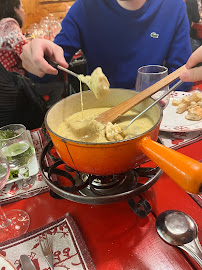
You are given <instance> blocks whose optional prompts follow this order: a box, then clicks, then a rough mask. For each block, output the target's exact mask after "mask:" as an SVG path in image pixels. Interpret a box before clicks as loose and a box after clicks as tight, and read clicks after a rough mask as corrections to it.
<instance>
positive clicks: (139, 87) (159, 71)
mask: <svg viewBox="0 0 202 270" xmlns="http://www.w3.org/2000/svg"><path fill="white" fill-rule="evenodd" d="M167 75H168V69H167V67H164V66H159V65H148V66H143V67H140V68H139V69H138V73H137V79H136V86H135V90H136V91H137V92H142V91H143V90H145V89H146V88H148V87H149V86H151V85H153V84H155V83H156V82H158V81H159V80H161V79H163V78H164V77H166V76H167ZM168 90H169V85H168V86H166V87H164V88H163V89H161V90H160V91H158V92H157V93H155V94H154V95H152V96H151V97H152V98H153V99H155V100H156V99H158V98H159V97H160V96H162V95H163V94H164V93H165V92H167V91H168ZM169 99H170V95H169V94H168V95H167V96H166V97H164V98H163V99H162V100H160V101H159V103H160V105H161V107H162V109H165V108H166V106H167V105H168V103H169Z"/></svg>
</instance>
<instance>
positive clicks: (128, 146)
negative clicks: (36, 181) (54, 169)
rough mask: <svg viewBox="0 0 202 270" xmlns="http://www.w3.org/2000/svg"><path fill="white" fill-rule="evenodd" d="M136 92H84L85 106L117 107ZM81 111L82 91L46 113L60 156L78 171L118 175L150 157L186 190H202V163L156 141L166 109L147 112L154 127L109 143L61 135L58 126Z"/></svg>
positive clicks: (141, 108)
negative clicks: (102, 95) (103, 94)
mask: <svg viewBox="0 0 202 270" xmlns="http://www.w3.org/2000/svg"><path fill="white" fill-rule="evenodd" d="M134 94H136V92H135V91H133V90H126V89H111V90H110V93H109V95H108V96H107V97H105V99H103V100H97V99H96V98H95V96H94V94H93V93H92V92H91V91H85V92H83V104H84V109H89V108H98V107H112V106H115V105H117V104H119V103H121V102H123V101H125V100H127V99H129V98H131V97H132V96H133V95H134ZM152 102H153V99H151V98H147V99H146V100H145V101H143V102H142V103H141V104H139V105H137V106H136V107H135V109H136V110H138V111H142V110H143V109H144V108H146V107H147V106H149V105H150V104H151V103H152ZM78 111H81V95H80V93H78V94H74V95H71V96H69V97H67V98H65V99H63V100H61V101H59V102H58V103H56V104H55V105H54V106H53V107H52V108H50V110H49V111H48V112H47V114H46V118H45V124H46V128H47V130H48V131H49V134H50V137H51V139H52V142H53V144H54V146H55V149H56V151H57V153H58V155H59V156H60V158H61V159H62V160H63V161H64V162H65V163H66V164H67V165H68V166H69V167H72V168H73V169H74V170H77V171H80V172H83V173H87V174H93V175H102V176H104V175H114V174H119V173H124V172H127V171H129V170H131V169H134V168H135V167H137V166H138V165H140V164H141V163H142V162H144V161H145V160H146V159H147V157H149V158H150V159H151V160H152V161H154V162H155V163H156V164H157V165H158V166H159V167H160V168H161V169H162V170H163V171H164V172H165V173H166V174H167V175H169V176H170V177H171V178H172V179H173V180H174V181H175V182H176V183H177V184H179V185H180V186H181V187H182V188H183V189H184V190H186V191H187V192H190V193H199V191H200V187H201V186H202V164H201V163H200V162H198V161H195V160H193V159H191V158H189V157H187V156H185V155H182V154H181V153H178V152H176V151H174V150H171V149H169V148H167V147H165V146H163V145H161V144H159V143H157V142H156V140H157V138H158V132H159V127H160V123H161V120H162V110H161V108H160V106H159V105H158V104H156V105H155V106H154V107H152V108H151V109H150V110H149V111H147V112H146V114H148V116H149V117H150V118H152V119H153V121H154V126H153V127H152V128H151V129H150V130H148V131H147V132H145V133H144V134H141V135H138V136H136V137H134V138H131V139H127V140H123V141H118V142H105V143H86V142H79V141H73V140H70V139H68V138H63V137H61V136H59V135H58V134H57V132H56V130H57V127H58V125H59V124H60V123H61V122H63V121H64V120H65V119H66V118H67V117H68V116H70V115H72V114H74V113H76V112H78Z"/></svg>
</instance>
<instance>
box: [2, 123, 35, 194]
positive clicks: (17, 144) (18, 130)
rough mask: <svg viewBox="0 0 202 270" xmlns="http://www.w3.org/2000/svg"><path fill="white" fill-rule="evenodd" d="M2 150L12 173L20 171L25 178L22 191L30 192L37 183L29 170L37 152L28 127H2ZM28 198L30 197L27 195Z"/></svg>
mask: <svg viewBox="0 0 202 270" xmlns="http://www.w3.org/2000/svg"><path fill="white" fill-rule="evenodd" d="M0 149H1V151H2V153H3V154H4V156H5V157H6V158H7V160H8V162H9V167H10V171H11V172H12V171H18V172H19V175H20V176H21V177H22V178H23V182H22V188H21V189H23V190H25V191H26V190H27V191H28V190H29V189H30V188H31V187H32V186H33V185H34V183H35V180H34V178H33V177H29V168H28V165H29V163H30V162H31V161H32V159H33V157H34V154H35V150H34V146H33V145H32V142H31V140H30V138H29V137H28V134H27V130H26V127H25V126H24V125H22V124H10V125H7V126H3V127H1V128H0ZM20 196H21V195H20ZM32 196H33V195H32ZM21 197H23V196H21ZM24 197H25V196H24ZM26 197H30V196H29V195H27V196H26Z"/></svg>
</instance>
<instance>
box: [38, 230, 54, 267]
mask: <svg viewBox="0 0 202 270" xmlns="http://www.w3.org/2000/svg"><path fill="white" fill-rule="evenodd" d="M39 244H40V246H41V250H42V252H43V255H44V257H45V258H46V261H47V263H48V265H49V267H50V269H51V270H54V265H53V253H52V250H51V247H50V244H49V242H48V237H47V234H46V233H45V234H43V235H42V236H39Z"/></svg>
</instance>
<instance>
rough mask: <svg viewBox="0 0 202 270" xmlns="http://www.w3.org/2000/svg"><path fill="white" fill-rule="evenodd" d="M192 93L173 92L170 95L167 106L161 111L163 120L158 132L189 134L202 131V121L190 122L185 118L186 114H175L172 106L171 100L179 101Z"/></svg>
mask: <svg viewBox="0 0 202 270" xmlns="http://www.w3.org/2000/svg"><path fill="white" fill-rule="evenodd" d="M193 92H194V91H192V92H181V91H175V92H172V93H171V96H170V101H169V104H168V106H167V107H166V108H165V110H164V111H163V120H162V122H161V126H160V130H162V131H170V132H190V131H197V130H201V129H202V120H200V121H191V120H187V119H186V118H185V115H187V112H184V113H182V114H179V113H176V109H177V106H173V105H172V101H173V99H174V98H175V99H181V98H182V97H184V96H190V95H191V94H192V93H193Z"/></svg>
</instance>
